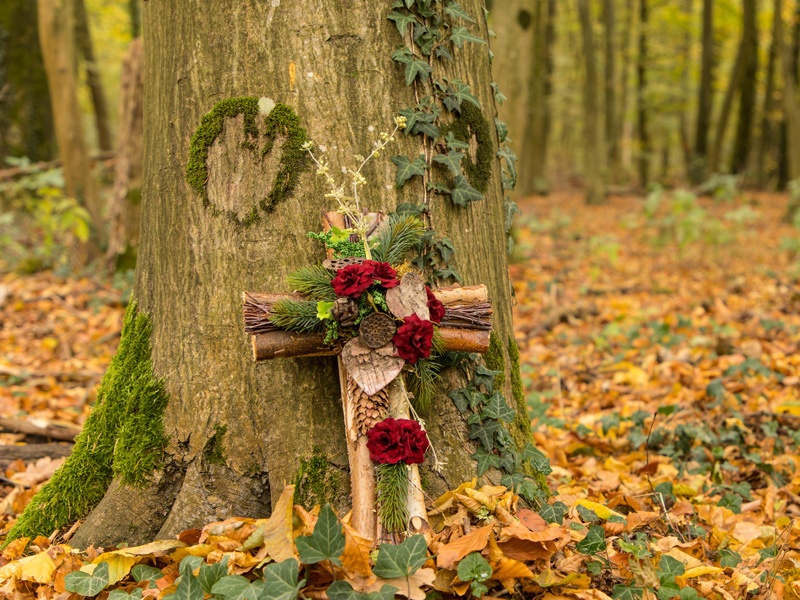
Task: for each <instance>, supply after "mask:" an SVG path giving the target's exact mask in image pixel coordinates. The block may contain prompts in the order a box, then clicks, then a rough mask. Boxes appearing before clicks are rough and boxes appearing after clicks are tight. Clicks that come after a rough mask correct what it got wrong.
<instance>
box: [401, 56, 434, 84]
mask: <svg viewBox="0 0 800 600" xmlns="http://www.w3.org/2000/svg"><path fill="white" fill-rule="evenodd" d="M430 74H431V66H430V65H429V64H428V63H427V62H426V61H424V60H421V59H419V58H413V57H412V60H411V61H409V62H407V63H406V85H411V84H412V83H414V80H415V79H416V78H417V77H418V76H419V78H420V79H421V80H422V81H427V80H428V75H430Z"/></svg>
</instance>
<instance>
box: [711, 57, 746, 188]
mask: <svg viewBox="0 0 800 600" xmlns="http://www.w3.org/2000/svg"><path fill="white" fill-rule="evenodd" d="M742 50H743V46H742V45H741V44H739V50H738V51H737V53H736V60H735V61H734V64H733V70H732V72H731V77H730V80H729V81H728V88H727V89H726V90H725V98H724V99H723V101H722V108H721V109H720V111H719V122H718V123H717V129H716V132H715V134H714V142H713V144H712V146H711V153H710V154H709V157H708V172H707V175H713V174H714V173H717V172H718V171H719V163H720V159H721V156H722V148H723V145H724V143H725V134H726V133H727V131H728V122H729V121H730V117H731V112H732V109H733V101H734V98H735V97H736V91H737V90H738V89H739V88H740V81H741V78H742V74H743V72H744V61H745V59H744V57H743V55H742Z"/></svg>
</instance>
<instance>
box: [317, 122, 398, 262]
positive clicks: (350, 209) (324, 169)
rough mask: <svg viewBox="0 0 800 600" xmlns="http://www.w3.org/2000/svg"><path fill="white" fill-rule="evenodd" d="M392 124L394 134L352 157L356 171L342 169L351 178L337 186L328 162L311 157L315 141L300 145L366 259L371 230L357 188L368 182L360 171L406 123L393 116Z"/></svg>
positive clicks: (322, 150)
mask: <svg viewBox="0 0 800 600" xmlns="http://www.w3.org/2000/svg"><path fill="white" fill-rule="evenodd" d="M394 123H395V127H394V131H392V132H391V133H386V132H385V131H382V132H381V133H380V134H379V135H378V139H377V140H375V141H374V142H373V143H372V151H371V152H370V153H369V155H368V156H366V157H364V156H362V155H360V154H355V155H354V156H353V158H354V159H355V160H356V163H360V164H359V165H358V168H350V167H342V173H344V174H345V175H349V177H350V181H349V182H348V183H342V184H340V183H338V182H337V181H336V179H334V178H333V176H332V175H331V173H330V162H329V161H328V160H327V159H326V158H324V157H322V156H320V157H317V156H315V155H314V152H313V149H314V142H312V141H310V140H309V141H307V142H306V143H304V144H303V146H302V148H303V150H305V151H306V152H308V154H309V155H310V156H311V160H313V161H314V164H315V165H317V175H321V176H323V177H325V180H326V181H327V183H328V185H329V186H330V190H331V191H330V192H328V193H327V194H325V197H326V198H333V199H334V200H336V202H337V204H338V205H339V211H338V212H339V213H340V214H342V215H343V216H346V217H348V218H349V219H350V221H351V222H352V223H353V228H352V229H353V231H354V232H355V233H357V234H358V236H359V237H360V238H361V241H362V243H363V244H364V253H365V255H366V257H367V259H371V258H372V252H371V251H370V247H369V244H368V243H367V233H368V232H369V228H370V219H369V217H368V215H365V214H363V211H362V208H361V201H360V199H359V194H358V189H359V188H360V187H363V186H365V185H366V184H367V180H366V178H365V177H364V176H363V175H362V174H361V170H362V169H363V168H364V166H365V165H366V164H367V163H368V162H369V161H370V160H372V159H373V158H378V157H379V156H380V155H381V153H382V152H383V150H384V149H385V148H386V146H388V145H389V144H391V143H392V142H394V141H395V134H396V133H397V132H398V131H401V130H403V129H405V128H406V123H407V120H406V118H405V117H403V116H398V117H395V119H394ZM369 131H370V133H371V132H373V131H374V127H372V126H370V128H369ZM317 149H318V150H319V151H320V152H321V153H323V154H324V153H325V152H326V151H327V148H325V146H322V145H320V146H317ZM348 187H349V188H351V189H352V195H348V194H347V191H346V190H347V188H348Z"/></svg>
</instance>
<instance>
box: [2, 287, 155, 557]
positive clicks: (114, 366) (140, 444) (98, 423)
mask: <svg viewBox="0 0 800 600" xmlns="http://www.w3.org/2000/svg"><path fill="white" fill-rule="evenodd" d="M151 331H152V324H151V323H150V318H149V317H148V315H146V314H144V313H139V311H138V309H137V305H136V303H135V302H131V303H130V305H129V306H128V310H127V312H126V313H125V322H124V325H123V328H122V337H121V340H120V344H119V348H118V350H117V353H116V355H115V356H114V358H113V359H112V360H111V364H110V365H109V366H108V370H107V371H106V374H105V375H104V376H103V381H102V382H101V384H100V389H99V391H98V394H97V403H96V404H95V406H94V409H93V410H92V413H91V415H90V416H89V418H88V419H87V420H86V423H85V425H84V427H83V431H82V432H81V433H80V435H79V436H78V437H77V438H76V440H75V447H74V448H73V450H72V453H71V454H70V456H69V458H67V460H66V462H65V463H64V465H63V466H62V467H61V468H60V469H59V470H58V471H56V473H55V474H54V475H53V477H52V479H51V480H50V482H49V483H47V485H45V486H44V487H43V488H42V489H41V490H40V491H39V493H38V494H36V496H34V497H33V499H32V500H31V502H30V504H28V507H27V508H26V509H25V512H23V513H22V515H21V516H20V518H19V520H18V521H17V523H16V524H15V525H14V527H13V528H12V529H11V531H10V532H9V533H8V536H7V538H6V541H7V542H8V541H11V540H14V539H16V538H20V537H31V538H32V537H35V536H37V535H45V536H49V535H50V534H51V533H52V532H53V531H54V530H56V529H60V528H62V527H66V526H68V525H70V524H72V523H74V522H75V521H77V520H78V519H82V518H84V517H85V516H86V515H87V514H88V513H89V511H91V510H92V508H94V507H95V505H97V503H98V502H100V500H101V499H102V498H103V495H104V494H105V493H106V489H107V488H108V486H109V484H110V483H111V480H112V479H113V478H114V477H117V478H119V479H120V481H121V482H122V483H125V484H127V485H132V486H142V485H144V484H145V483H146V482H147V480H148V478H149V477H150V475H151V474H152V472H153V471H154V470H155V469H156V468H157V467H158V466H159V465H160V464H161V461H162V459H163V448H164V446H165V444H166V437H165V436H164V426H163V416H164V409H165V408H166V406H167V400H168V396H167V392H166V389H165V387H164V384H163V382H162V381H161V380H160V379H157V378H156V377H155V375H154V374H153V368H152V361H151V354H150V351H151V348H150V333H151Z"/></svg>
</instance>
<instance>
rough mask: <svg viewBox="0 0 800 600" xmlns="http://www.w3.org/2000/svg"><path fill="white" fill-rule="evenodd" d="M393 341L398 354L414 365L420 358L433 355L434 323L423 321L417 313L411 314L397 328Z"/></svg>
mask: <svg viewBox="0 0 800 600" xmlns="http://www.w3.org/2000/svg"><path fill="white" fill-rule="evenodd" d="M392 341H393V342H394V345H395V346H396V347H397V355H398V356H399V357H400V358H402V359H404V360H406V361H408V362H410V363H411V364H412V365H413V364H415V363H416V362H417V360H419V359H420V358H428V357H429V356H430V355H431V345H432V342H433V323H431V322H430V321H423V320H422V319H420V318H419V317H418V316H417V315H410V316H408V317H406V319H405V322H404V323H403V324H402V325H400V327H398V328H397V332H396V333H395V334H394V338H393V340H392Z"/></svg>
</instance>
